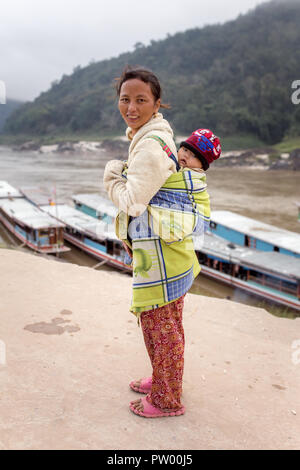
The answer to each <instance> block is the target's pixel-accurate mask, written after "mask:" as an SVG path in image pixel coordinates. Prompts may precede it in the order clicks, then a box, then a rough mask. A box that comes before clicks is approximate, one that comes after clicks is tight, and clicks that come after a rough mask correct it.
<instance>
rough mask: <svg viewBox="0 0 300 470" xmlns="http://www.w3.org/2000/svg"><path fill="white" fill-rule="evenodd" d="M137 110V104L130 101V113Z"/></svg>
mask: <svg viewBox="0 0 300 470" xmlns="http://www.w3.org/2000/svg"><path fill="white" fill-rule="evenodd" d="M135 110H136V106H135V103H134V102H133V101H130V102H129V104H128V112H132V111H135Z"/></svg>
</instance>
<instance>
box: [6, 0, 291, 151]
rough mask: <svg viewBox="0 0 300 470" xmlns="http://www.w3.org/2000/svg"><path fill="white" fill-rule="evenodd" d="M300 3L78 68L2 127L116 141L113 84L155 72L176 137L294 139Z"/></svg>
mask: <svg viewBox="0 0 300 470" xmlns="http://www.w3.org/2000/svg"><path fill="white" fill-rule="evenodd" d="M299 25H300V2H299V1H295V0H294V1H292V0H286V1H279V0H274V1H271V2H268V3H264V4H262V5H259V6H258V7H256V8H255V9H254V10H252V11H250V12H249V13H247V14H245V15H240V16H239V17H238V18H237V19H236V20H233V21H229V22H227V23H225V24H222V25H221V24H216V25H212V26H211V25H210V26H205V27H203V28H195V29H191V30H188V31H185V32H182V33H177V34H174V35H169V36H168V37H167V38H166V39H164V40H159V41H154V40H153V41H151V44H150V45H149V46H144V45H143V44H142V43H137V44H136V46H135V50H134V51H133V52H128V53H124V54H121V55H119V56H118V57H116V58H112V59H109V60H104V61H101V62H95V63H91V64H90V65H89V66H87V67H84V68H81V67H80V66H77V67H75V68H74V70H73V73H72V74H71V75H69V76H68V75H64V76H63V77H62V78H61V79H60V80H58V81H56V82H54V83H53V84H52V86H51V89H50V90H49V91H47V92H45V93H42V94H41V95H40V96H39V97H38V98H37V99H35V100H34V101H33V102H30V103H26V104H24V105H23V106H22V107H21V108H19V109H17V110H16V111H15V112H14V113H12V114H11V116H10V117H9V119H8V120H7V122H6V126H5V132H6V133H7V134H27V135H30V136H42V135H53V136H56V135H63V134H70V133H74V134H76V133H77V134H78V135H83V134H86V135H88V134H89V133H90V134H94V135H95V134H99V136H100V135H108V134H113V133H115V134H122V133H123V131H124V129H125V125H124V122H123V121H122V119H121V118H120V115H119V112H118V109H117V98H116V92H115V90H114V87H113V85H114V78H115V77H118V76H119V75H120V74H121V71H122V69H123V67H124V66H125V65H126V64H132V65H141V66H145V67H147V68H150V69H152V70H153V71H154V72H155V73H157V74H158V76H159V78H160V80H161V83H162V86H163V101H164V102H167V103H169V104H171V106H172V108H171V109H170V110H164V111H163V112H164V116H165V117H166V118H167V119H169V120H170V122H171V124H172V126H173V127H174V129H175V130H176V131H177V133H183V134H185V135H186V134H188V133H190V132H191V131H193V130H194V129H197V128H199V127H209V128H211V129H213V130H214V131H215V132H216V133H217V134H218V135H219V136H220V137H222V136H225V135H226V136H234V135H236V134H240V135H243V134H245V135H255V136H257V137H258V138H259V139H260V140H262V141H264V142H266V143H268V144H274V143H276V142H279V141H281V140H282V138H283V137H284V136H287V135H299V134H300V130H299V129H300V105H299V106H297V105H295V104H293V103H292V100H291V95H292V92H293V90H292V88H291V85H292V82H293V81H295V80H297V79H300V65H299V64H300V47H299V44H300V27H299Z"/></svg>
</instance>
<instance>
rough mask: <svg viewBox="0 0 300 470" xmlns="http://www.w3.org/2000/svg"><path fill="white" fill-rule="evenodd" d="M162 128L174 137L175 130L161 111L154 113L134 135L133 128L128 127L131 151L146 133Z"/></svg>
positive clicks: (127, 134) (127, 132) (127, 133)
mask: <svg viewBox="0 0 300 470" xmlns="http://www.w3.org/2000/svg"><path fill="white" fill-rule="evenodd" d="M162 130H163V131H164V132H168V133H169V134H170V137H173V131H172V129H171V127H170V124H169V123H168V121H166V119H164V117H163V115H162V114H161V113H156V114H154V115H153V116H152V118H151V119H150V120H149V121H148V122H146V124H144V125H143V127H141V128H140V129H139V130H138V131H137V133H136V134H135V135H134V136H133V137H132V134H131V132H132V129H131V127H128V128H127V130H126V136H127V138H128V139H129V140H130V141H131V143H130V147H129V152H131V151H132V150H133V148H134V147H135V146H136V144H137V143H138V142H139V140H140V139H141V138H142V137H143V136H144V135H145V134H147V133H149V132H155V131H162Z"/></svg>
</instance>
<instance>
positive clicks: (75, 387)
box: [0, 249, 300, 450]
mask: <svg viewBox="0 0 300 470" xmlns="http://www.w3.org/2000/svg"><path fill="white" fill-rule="evenodd" d="M0 266H1V269H0V320H1V321H0V362H1V364H0V384H1V388H0V449H106V450H110V449H129V450H130V449H155V450H157V449H168V450H173V449H180V450H183V449H298V448H299V447H300V446H299V440H300V423H299V417H300V397H299V385H300V328H299V326H300V320H299V319H297V320H287V319H280V318H276V317H273V316H272V315H270V314H269V313H267V312H266V311H264V310H262V309H257V308H253V307H248V306H245V305H241V304H237V303H234V302H231V301H227V300H220V299H213V298H207V297H202V296H197V295H192V294H188V295H187V296H186V301H185V309H184V326H185V334H186V354H185V374H184V394H183V403H184V405H185V406H186V408H187V411H186V414H185V415H183V416H179V417H171V418H158V419H152V420H151V419H145V418H141V417H139V416H135V415H133V414H132V413H131V411H130V410H129V407H128V404H129V401H130V400H132V399H134V398H137V397H138V396H139V395H138V394H135V393H134V392H132V391H131V390H130V389H129V387H128V384H129V381H130V380H132V379H134V378H140V377H143V376H145V375H147V374H149V372H150V363H149V360H148V357H147V354H146V350H145V347H144V343H143V338H142V332H141V329H140V328H138V326H137V324H136V320H135V317H134V316H133V315H132V314H131V313H130V312H129V310H128V306H129V303H130V298H131V279H130V277H129V276H126V275H122V274H120V273H117V272H116V273H108V272H103V271H102V272H101V271H94V270H93V269H91V268H87V267H80V266H77V265H72V264H67V263H58V262H56V261H55V260H50V261H49V260H46V259H43V258H40V257H37V256H34V255H32V254H27V253H23V252H18V251H14V250H5V249H1V250H0ZM297 341H298V342H297ZM5 353H6V355H5ZM5 356H6V357H5Z"/></svg>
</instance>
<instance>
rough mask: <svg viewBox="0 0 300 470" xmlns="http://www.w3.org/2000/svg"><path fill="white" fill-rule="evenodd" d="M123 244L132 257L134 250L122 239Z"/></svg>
mask: <svg viewBox="0 0 300 470" xmlns="http://www.w3.org/2000/svg"><path fill="white" fill-rule="evenodd" d="M122 244H123V247H124V248H125V250H126V251H127V253H128V255H129V256H130V258H132V250H131V249H130V248H129V246H128V245H127V244H126V243H125V242H123V241H122Z"/></svg>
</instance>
